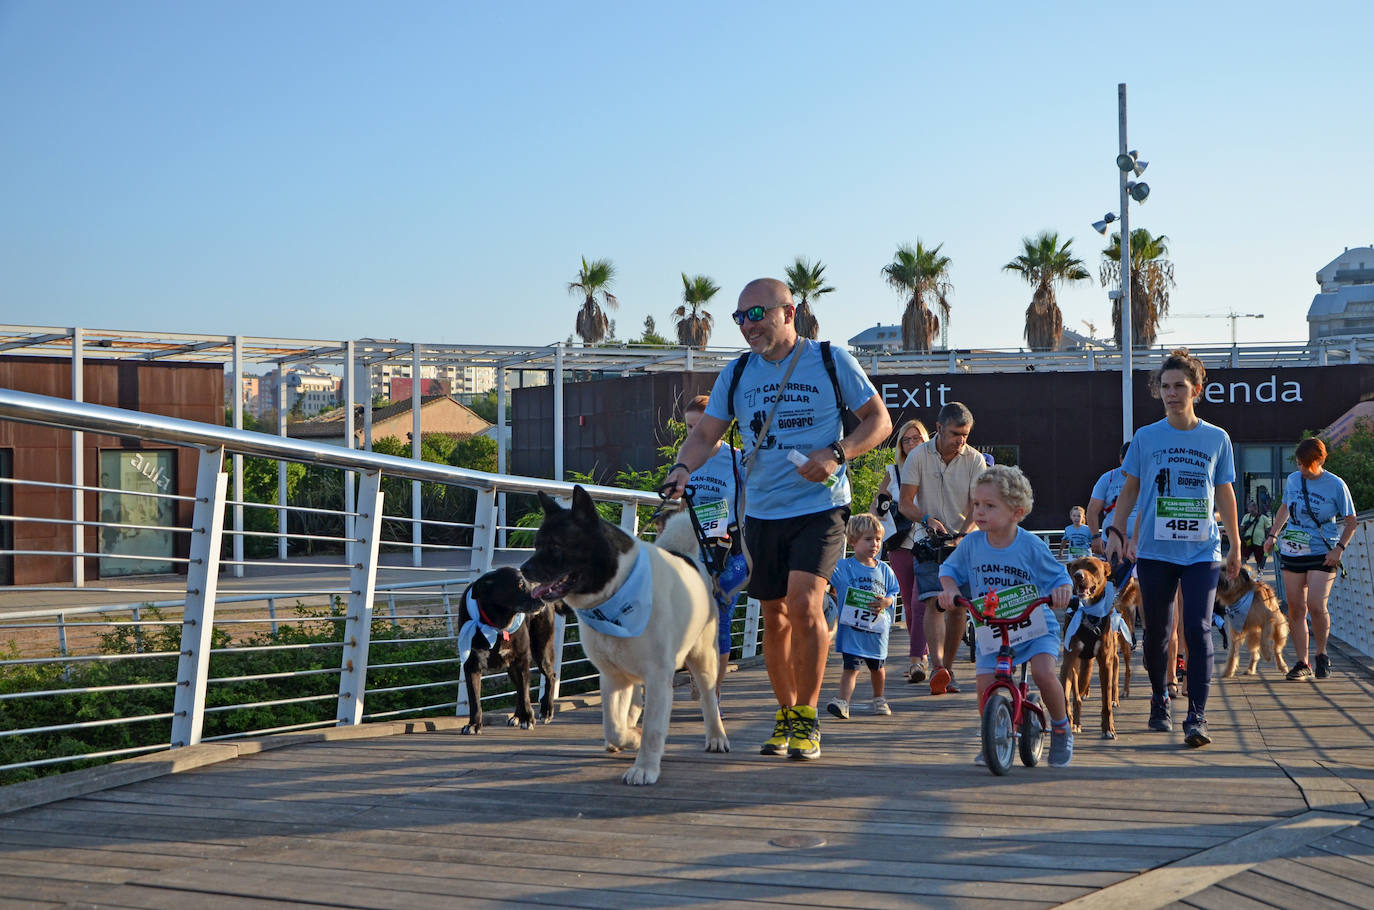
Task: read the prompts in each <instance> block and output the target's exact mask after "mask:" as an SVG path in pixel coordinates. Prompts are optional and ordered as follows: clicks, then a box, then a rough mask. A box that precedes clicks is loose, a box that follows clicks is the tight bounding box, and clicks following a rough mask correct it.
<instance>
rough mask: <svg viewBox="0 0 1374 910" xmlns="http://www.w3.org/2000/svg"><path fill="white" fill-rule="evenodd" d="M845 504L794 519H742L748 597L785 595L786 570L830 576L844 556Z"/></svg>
mask: <svg viewBox="0 0 1374 910" xmlns="http://www.w3.org/2000/svg"><path fill="white" fill-rule="evenodd" d="M848 522H849V507H848V506H842V507H840V508H836V509H827V510H826V511H824V512H813V513H811V514H810V515H798V516H797V517H796V518H755V517H753V516H752V515H751V516H749V518H748V519H747V520H746V521H745V522H744V537H745V540H746V541H747V542H748V544H749V555H750V557H751V558H752V559H753V561H754V570H753V572H752V573H750V575H749V596H750V597H754V598H757V599H759V600H779V599H781V598H782V597H784V596H785V595H786V594H787V575H788V573H789V572H810V573H811V574H812V575H819V576H820V577H821V578H824V579H826V580H827V581H828V580H829V579H830V576H831V574H832V573H833V572H834V571H835V564H836V563H837V562H839V561H840V557H842V556H844V529H845V525H846V524H847V523H848Z"/></svg>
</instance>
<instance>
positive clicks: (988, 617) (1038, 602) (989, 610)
mask: <svg viewBox="0 0 1374 910" xmlns="http://www.w3.org/2000/svg"><path fill="white" fill-rule="evenodd" d="M954 602H955V603H956V604H958V605H959V606H961V607H965V608H966V609H968V611H969V612H971V613H973V615H975V616H977V617H978V618H979V619H981V620H982V621H983V622H985V623H987V624H988V625H989V626H992V627H994V628H998V627H1005V626H1014V625H1017V624H1019V623H1022V622H1025V621H1026V619H1027V618H1029V616H1030V615H1031V613H1033V612H1035V611H1036V610H1037V609H1038V608H1040V607H1042V606H1045V605H1046V604H1052V603H1053V602H1054V601H1053V600H1052V599H1051V598H1048V597H1037V598H1036V599H1035V600H1033V601H1031V602H1030V603H1029V604H1027V605H1026V609H1025V610H1023V611H1021V613H1020V615H1018V616H1007V617H1002V618H999V617H997V616H994V615H993V611H994V610H996V609H997V602H996V601H995V600H994V601H993V602H992V603H988V602H987V601H984V604H983V605H984V611H983V612H982V613H979V612H978V611H977V610H975V609H974V608H973V602H972V601H970V600H969V599H968V598H967V597H962V596H961V597H956V598H954Z"/></svg>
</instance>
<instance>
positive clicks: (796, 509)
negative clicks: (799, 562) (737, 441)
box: [706, 338, 878, 518]
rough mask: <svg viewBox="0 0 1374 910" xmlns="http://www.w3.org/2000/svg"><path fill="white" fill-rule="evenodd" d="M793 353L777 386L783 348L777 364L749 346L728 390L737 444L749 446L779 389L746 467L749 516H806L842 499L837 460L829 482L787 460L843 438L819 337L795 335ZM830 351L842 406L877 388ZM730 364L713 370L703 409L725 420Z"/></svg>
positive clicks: (857, 403) (854, 404)
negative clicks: (732, 401)
mask: <svg viewBox="0 0 1374 910" xmlns="http://www.w3.org/2000/svg"><path fill="white" fill-rule="evenodd" d="M797 343H798V344H799V345H801V352H800V354H799V355H798V356H799V357H800V360H798V362H797V367H796V369H795V370H793V371H792V376H791V377H790V378H789V379H788V380H787V388H786V389H782V390H780V389H779V388H778V387H779V385H780V384H781V383H782V377H783V374H785V373H786V372H787V367H788V362H789V360H790V359H791V357H792V354H789V355H788V356H787V357H784V358H783V359H782V360H780V361H778V362H777V363H772V362H770V361H767V360H764V359H763V358H762V357H760V356H759V355H758V354H754V353H752V352H751V353H749V354H748V355H746V356H747V357H748V358H749V359H748V361H747V362H746V363H745V367H744V373H743V374H742V375H741V376H740V381H739V387H738V388H736V389H735V417H736V418H737V419H738V420H739V425H740V434H741V436H742V437H743V439H744V451H745V452H746V453H747V452H752V451H754V442H755V439H756V437H757V436H758V433H759V431H761V430H762V429H763V422H764V421H765V420H766V419H767V418H768V412H769V410H770V409H771V408H772V407H773V402H774V401H775V400H777V399H778V397H779V394H781V396H782V400H781V403H780V404H779V405H778V409H777V413H776V414H774V416H773V425H772V426H771V427H770V428H769V430H768V436H767V438H765V439H764V440H763V443H762V445H760V446H759V448H758V453H757V454H756V455H755V456H754V458H755V464H754V465H753V467H752V468H751V469H750V471H749V480H748V483H747V485H746V491H747V494H748V495H747V497H746V502H745V507H744V511H745V514H746V515H747V516H748V517H749V518H793V517H796V516H799V515H811V514H814V513H816V512H824V511H826V510H828V509H834V508H838V507H839V506H844V505H848V504H849V500H850V492H849V472H848V466H847V465H841V466H840V467H839V468H838V469H837V470H836V472H835V476H836V477H837V478H838V479H837V482H836V483H835V485H834V486H832V487H827V486H826V485H825V484H823V483H814V482H812V481H810V480H807V479H806V478H804V477H802V476H801V475H800V474H798V473H797V467H796V465H794V464H792V463H791V462H790V461H788V460H787V453H788V452H789V451H792V450H796V451H798V452H801V454H802V455H810V454H811V453H812V452H814V451H816V450H817V449H824V448H826V447H827V446H829V445H830V444H831V443H832V442H836V441H838V440H840V439H841V438H843V437H844V427H843V426H841V424H840V409H839V408H838V407H837V406H836V405H835V387H834V386H833V385H831V383H830V376H829V374H828V373H826V371H825V363H824V362H823V361H822V359H821V346H820V343H819V342H816V341H812V340H811V339H809V338H799V339H798V340H797ZM830 350H831V353H832V354H833V355H834V358H835V376H836V378H837V379H838V380H839V385H840V394H841V396H842V397H843V399H844V403H845V404H846V405H848V406H849V409H850V410H858V409H859V408H860V407H862V406H863V405H864V404H866V403H868V401H869V400H870V399H871V398H873V396H875V395H877V394H878V390H877V389H875V388H874V387H873V383H871V382H869V381H868V377H867V376H866V375H865V374H864V371H863V370H862V369H861V368H860V367H859V364H858V362H857V361H856V360H855V359H854V357H853V356H852V355H851V354H850V353H849V352H848V351H846V350H844V349H842V348H839V347H834V346H832V347H831V349H830ZM733 373H734V364H733V363H732V364H730V365H728V366H727V367H726V368H725V369H724V370H722V371H721V373H720V375H719V376H717V377H716V384H715V386H714V387H713V388H712V389H711V400H710V402H709V403H708V404H707V405H706V413H707V414H709V415H710V416H712V417H715V418H717V419H719V420H729V419H730V410H729V406H728V405H727V403H726V401H725V398H726V396H727V394H728V393H729V391H730V379H731V376H732V374H733Z"/></svg>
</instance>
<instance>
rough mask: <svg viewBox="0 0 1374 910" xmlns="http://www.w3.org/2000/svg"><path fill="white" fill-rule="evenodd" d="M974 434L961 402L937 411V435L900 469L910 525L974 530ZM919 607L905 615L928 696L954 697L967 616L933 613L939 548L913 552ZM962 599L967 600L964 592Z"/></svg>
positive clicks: (979, 465) (978, 458)
mask: <svg viewBox="0 0 1374 910" xmlns="http://www.w3.org/2000/svg"><path fill="white" fill-rule="evenodd" d="M971 432H973V413H972V412H971V411H969V409H968V408H967V407H966V406H965V405H964V404H963V403H962V402H958V401H951V402H950V403H949V404H947V405H945V406H944V407H943V408H941V409H940V413H939V415H938V417H937V418H936V422H935V435H933V436H931V437H930V439H929V440H928V441H926V442H924V443H922V444H921V445H919V446H917V447H916V448H915V449H913V450H912V452H911V454H910V455H908V456H907V459H906V462H905V463H904V464H903V465H902V491H901V498H900V502H899V504H898V508H900V509H901V511H902V514H903V515H905V516H906V517H908V518H910V519H911V520H912V521H918V522H920V523H921V524H924V525H925V526H926V527H928V528H930V530H931V531H933V532H935V533H936V534H944V533H948V532H953V533H956V534H963V533H966V532H967V531H968V530H969V529H970V528H972V527H973V510H972V508H970V505H969V503H970V501H971V500H972V498H973V486H974V484H975V483H976V482H977V480H978V475H980V474H982V473H983V471H984V470H986V469H987V462H986V461H985V460H984V459H983V455H982V453H981V452H979V451H978V450H977V449H975V448H973V447H972V446H970V445H969V444H968V437H969V433H971ZM912 556H913V557H914V559H913V567H914V570H915V575H916V584H915V590H916V598H917V600H918V601H919V603H918V604H914V605H912V609H910V610H909V611H908V615H907V620H906V621H907V622H921V623H924V627H925V632H926V642H927V644H928V645H929V647H930V660H931V664H932V668H933V671H934V672H932V673H931V674H930V692H931V694H932V695H942V694H944V693H946V692H958V691H959V687H958V685H956V684H955V682H954V669H953V667H954V655H955V654H957V653H958V651H959V640H960V639H961V638H962V637H963V634H964V624H965V623H966V622H967V619H966V615H967V611H966V610H964V609H962V608H959V607H955V608H954V609H953V610H951V611H949V612H948V613H941V612H940V611H939V610H937V609H936V608H935V598H936V597H937V596H938V595H939V593H940V559H939V553H938V548H937V550H936V552H934V553H932V552H929V551H928V550H927V552H924V553H922V552H921V546H920V544H917V545H916V546H915V547H913V548H912ZM964 595H965V596H966V597H967V596H969V592H968V591H965V592H964Z"/></svg>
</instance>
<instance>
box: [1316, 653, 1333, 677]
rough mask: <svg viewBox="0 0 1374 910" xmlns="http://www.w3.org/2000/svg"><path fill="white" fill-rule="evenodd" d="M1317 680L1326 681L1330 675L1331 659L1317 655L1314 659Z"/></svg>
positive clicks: (1323, 655)
mask: <svg viewBox="0 0 1374 910" xmlns="http://www.w3.org/2000/svg"><path fill="white" fill-rule="evenodd" d="M1316 664H1317V679H1326V678H1327V677H1328V676H1330V675H1331V658H1329V657H1327V656H1326V655H1325V654H1318V655H1317V659H1316Z"/></svg>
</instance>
